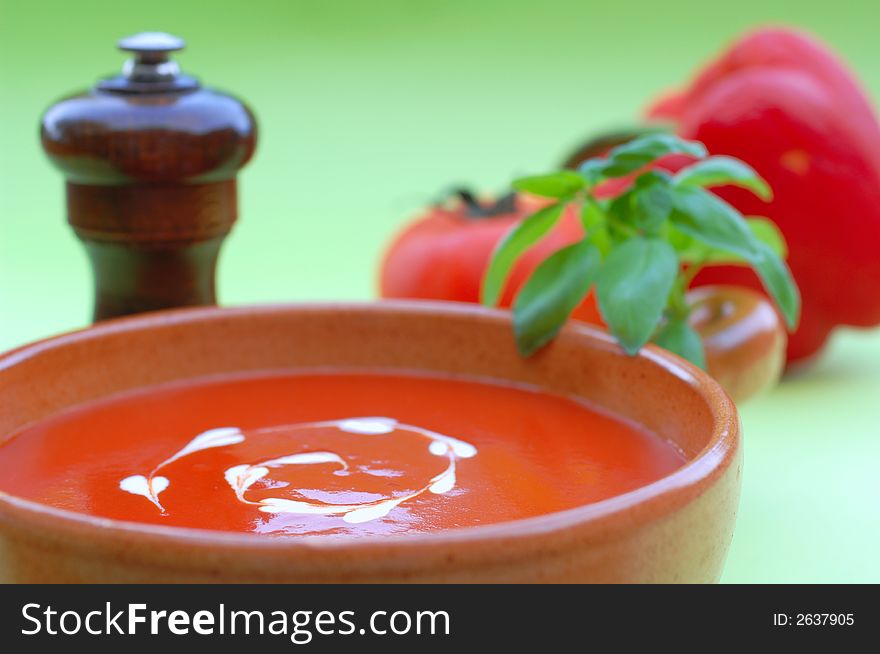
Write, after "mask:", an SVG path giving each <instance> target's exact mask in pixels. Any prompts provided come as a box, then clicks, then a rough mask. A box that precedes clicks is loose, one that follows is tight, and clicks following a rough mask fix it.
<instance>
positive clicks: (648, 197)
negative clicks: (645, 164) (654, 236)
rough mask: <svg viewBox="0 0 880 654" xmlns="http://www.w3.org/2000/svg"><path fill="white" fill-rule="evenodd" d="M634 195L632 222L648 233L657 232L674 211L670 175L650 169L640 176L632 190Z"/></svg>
mask: <svg viewBox="0 0 880 654" xmlns="http://www.w3.org/2000/svg"><path fill="white" fill-rule="evenodd" d="M630 193H632V195H633V200H632V214H631V216H630V222H631V223H632V224H633V225H634V226H635V227H636V228H637V229H641V230H643V231H645V232H648V233H656V232H657V230H659V229H660V227H662V226H663V224H664V223H665V222H666V219H667V218H669V214H670V213H671V212H672V190H671V189H670V186H669V176H668V175H666V174H664V173H661V172H659V171H650V172H648V173H645V174H644V175H641V176H639V178H638V179H637V180H636V183H635V185H634V187H633V190H632V191H630Z"/></svg>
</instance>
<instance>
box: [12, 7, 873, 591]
mask: <svg viewBox="0 0 880 654" xmlns="http://www.w3.org/2000/svg"><path fill="white" fill-rule="evenodd" d="M0 2H2V4H0V7H2V9H0V82H2V89H3V100H2V103H0V148H2V149H0V348H7V347H11V346H14V345H17V344H21V343H24V342H26V341H29V340H33V339H35V338H39V337H42V336H46V335H49V334H52V333H55V332H59V331H62V330H67V329H71V328H74V327H79V326H82V325H84V324H85V323H86V322H87V320H88V316H89V312H90V292H91V287H90V276H89V275H90V273H89V270H88V268H87V264H86V260H85V257H84V255H83V252H82V251H81V249H80V246H79V245H78V244H77V242H76V241H75V240H74V238H73V236H72V234H71V233H70V232H69V230H68V229H67V227H66V226H65V224H64V204H63V187H62V181H61V178H60V176H59V175H58V174H57V173H56V172H55V171H54V170H52V169H51V168H50V167H49V165H48V164H47V163H46V161H45V159H44V158H43V155H42V153H41V151H40V148H39V144H38V140H37V122H38V119H39V116H40V114H41V112H42V111H43V109H44V108H45V107H46V106H47V105H48V104H49V103H50V102H52V101H53V100H55V99H57V98H58V97H59V96H60V95H62V94H65V93H68V92H71V91H74V90H77V89H79V88H81V87H85V86H88V85H90V84H91V83H93V81H94V80H95V79H96V78H97V77H98V76H102V75H105V74H109V73H112V72H115V71H116V70H117V69H118V68H119V66H120V65H121V64H122V61H123V57H122V55H120V54H118V53H117V52H115V50H114V43H115V40H116V39H117V38H118V37H120V36H124V35H127V34H129V33H132V32H137V31H141V30H166V31H170V32H173V33H177V34H179V35H181V36H183V37H185V38H186V39H187V40H188V42H189V50H188V51H187V52H185V53H183V54H182V55H181V56H180V57H179V59H180V61H181V64H182V65H183V67H184V68H185V69H186V70H188V71H190V72H193V73H195V74H196V75H198V76H199V77H200V78H202V80H203V81H204V82H206V83H208V84H210V85H215V86H219V87H221V88H224V89H231V90H233V91H234V92H235V93H237V94H239V95H240V96H242V97H244V98H246V99H247V101H248V102H249V103H250V104H251V106H253V107H254V109H255V111H256V113H257V116H258V118H259V120H260V128H261V143H260V145H259V147H258V152H257V156H256V158H255V160H254V161H253V162H252V163H251V165H250V166H249V167H248V168H247V169H246V170H245V171H244V172H243V174H242V177H241V180H240V181H241V185H240V188H241V221H240V223H239V225H238V227H237V228H236V230H235V232H234V234H233V235H232V237H231V238H230V239H229V241H228V245H227V247H226V249H225V251H224V254H223V257H222V262H221V273H220V292H221V296H222V301H223V302H224V303H227V304H238V303H247V302H277V301H291V300H306V299H327V298H332V299H343V298H355V299H366V298H370V297H372V296H373V295H374V293H375V271H376V265H377V261H378V258H379V256H380V253H381V251H382V247H383V244H384V243H385V242H386V241H387V240H388V238H389V237H390V236H391V235H392V233H393V232H394V231H395V229H397V228H398V227H399V226H400V224H401V223H402V221H404V220H406V219H407V218H408V217H409V216H411V215H412V214H413V212H415V211H417V210H418V208H419V207H421V206H423V205H425V204H426V203H428V202H430V201H431V200H433V199H434V198H435V197H436V196H437V193H438V191H440V190H441V189H443V188H445V187H447V186H448V185H450V184H453V183H460V182H467V183H470V184H473V185H474V186H475V187H477V188H479V189H482V190H485V191H494V190H497V189H501V188H503V187H504V185H505V184H506V183H507V182H508V181H509V180H510V179H511V178H512V177H513V176H515V175H519V174H523V173H526V172H536V171H542V170H545V169H547V168H548V167H550V166H553V165H555V164H556V163H557V162H558V161H559V158H560V156H561V155H562V154H564V153H565V152H566V151H567V150H568V149H569V148H570V147H571V146H572V145H573V144H575V143H576V142H577V141H578V140H579V139H580V137H582V136H583V135H585V134H588V133H590V132H591V131H592V130H595V129H598V128H602V127H606V126H609V125H612V126H613V125H615V124H622V123H626V122H627V121H629V120H631V119H632V118H633V117H634V116H635V115H636V114H637V112H638V111H639V109H640V108H641V107H642V106H643V105H644V104H645V103H646V101H647V100H648V99H649V98H651V97H652V96H653V95H655V94H656V93H658V92H659V91H661V90H662V89H664V88H665V87H667V86H669V85H672V84H675V83H679V82H683V81H684V80H686V79H687V77H688V75H689V74H690V72H691V71H692V70H693V68H694V67H695V66H696V65H697V64H698V63H699V62H700V61H701V60H702V59H704V58H706V57H708V56H710V55H711V54H713V53H715V52H716V51H717V50H718V49H719V48H720V47H721V46H722V45H723V44H724V43H725V42H726V41H728V40H729V39H730V38H732V37H734V36H735V35H736V34H737V33H739V32H741V31H742V30H744V29H746V28H748V27H750V26H753V25H756V24H761V23H768V22H771V23H791V24H794V25H798V26H802V27H806V28H809V29H810V30H812V31H814V32H815V33H817V34H819V35H820V36H821V37H823V38H824V39H825V40H827V41H828V42H829V43H830V44H832V46H833V47H835V48H836V49H837V50H838V51H839V52H841V53H842V54H843V55H844V56H845V57H846V58H847V59H848V60H849V61H850V62H851V64H852V65H853V67H854V68H855V69H856V70H857V71H858V73H859V74H860V76H861V78H862V80H863V81H864V83H865V85H866V87H867V89H868V91H869V93H870V94H871V95H872V96H873V97H875V98H876V97H877V96H878V95H880V66H878V63H880V58H878V54H880V45H878V41H877V32H876V27H877V25H878V24H880V3H876V2H868V1H864V2H859V3H848V2H845V1H838V2H833V3H815V2H809V3H808V2H804V1H803V0H791V1H790V2H769V1H768V0H740V1H739V2H736V3H721V4H718V3H706V2H697V1H693V2H676V1H670V0H666V1H664V2H655V1H651V0H632V1H630V2H616V3H603V4H601V5H600V4H599V3H594V2H588V1H586V0H582V1H580V2H574V1H572V2H564V1H553V0H542V1H541V2H514V1H511V0H507V1H505V2H500V1H494V0H491V1H489V0H483V1H478V0H470V1H467V0H459V1H447V2H435V1H429V2H426V1H421V2H417V1H413V0H394V1H388V0H367V1H363V2H358V1H350V2H342V1H339V0H337V1H327V2H317V1H312V2H294V1H290V2H280V1H275V2H271V1H267V0H249V1H247V2H224V1H221V0H213V1H212V2H193V1H191V0H187V1H182V0H175V1H173V2H168V1H165V0H151V1H149V2H139V3H127V2H121V1H119V0H117V1H114V2H94V1H86V0H76V1H73V0H67V1H57V2H14V3H13V2H10V0H0ZM878 256H880V252H878ZM878 293H880V289H878ZM878 400H880V331H876V330H875V331H874V332H873V333H856V332H846V331H841V332H839V333H838V334H836V336H835V338H834V339H833V341H832V343H831V345H830V347H829V348H828V349H827V350H826V352H825V353H824V355H823V356H822V358H821V359H820V360H818V361H817V362H816V363H815V364H814V365H812V366H811V367H810V368H809V369H807V370H803V371H801V372H800V373H799V374H797V375H794V376H790V378H789V379H788V380H787V381H786V382H785V383H784V384H783V385H782V386H781V387H780V388H778V389H776V390H775V391H773V392H772V393H771V394H769V395H767V396H765V397H763V398H760V399H758V400H755V401H753V402H751V403H749V404H748V405H747V406H745V407H744V408H743V421H744V424H745V430H746V462H745V476H744V489H743V499H742V506H741V512H740V516H739V521H738V525H737V530H736V535H735V538H734V542H733V547H732V549H731V553H730V558H729V561H728V565H727V568H726V572H725V575H724V579H725V580H726V581H730V582H748V581H765V582H784V581H788V582H813V581H815V582H847V581H849V582H858V581H873V582H880V556H878V553H880V474H878V465H880V428H878V422H877V408H878ZM0 401H2V398H0Z"/></svg>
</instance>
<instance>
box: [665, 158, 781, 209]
mask: <svg viewBox="0 0 880 654" xmlns="http://www.w3.org/2000/svg"><path fill="white" fill-rule="evenodd" d="M674 181H675V184H676V185H678V186H701V187H706V186H726V185H730V186H739V187H741V188H744V189H748V190H749V191H751V192H752V193H754V194H755V195H757V196H758V197H759V198H761V199H763V200H770V199H772V198H773V191H772V190H771V189H770V185H769V184H767V182H765V181H764V179H763V178H762V177H761V176H760V175H758V173H756V172H755V170H754V169H753V168H752V167H751V166H749V165H747V164H745V163H743V162H742V161H740V160H739V159H734V158H733V157H724V156H717V157H709V158H708V159H703V160H702V161H698V162H696V163H695V164H693V165H691V166H688V167H687V168H683V169H682V170H680V171H679V172H678V173H677V174H676V175H675V177H674Z"/></svg>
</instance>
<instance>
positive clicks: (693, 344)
mask: <svg viewBox="0 0 880 654" xmlns="http://www.w3.org/2000/svg"><path fill="white" fill-rule="evenodd" d="M651 340H653V342H654V343H656V344H657V345H659V346H660V347H663V348H666V349H667V350H669V351H670V352H674V353H675V354H677V355H678V356H680V357H682V358H684V359H687V360H688V361H690V362H691V363H693V364H694V365H695V366H698V367H700V368H702V369H703V370H705V369H706V352H705V350H704V349H703V341H702V340H701V339H700V335H699V334H697V332H696V331H694V328H693V327H691V326H690V325H689V324H688V323H687V321H685V320H679V319H670V320H669V321H668V322H667V323H666V324H665V325H663V327H662V328H661V329H660V331H658V332H657V333H656V334H655V335H654V338H653V339H651Z"/></svg>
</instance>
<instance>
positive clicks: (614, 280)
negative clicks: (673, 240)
mask: <svg viewBox="0 0 880 654" xmlns="http://www.w3.org/2000/svg"><path fill="white" fill-rule="evenodd" d="M678 269H679V265H678V257H677V256H676V253H675V250H674V249H673V248H672V246H671V245H669V243H667V242H666V241H663V240H661V239H658V238H643V237H635V238H631V239H629V240H628V241H625V242H624V243H622V244H621V245H620V246H618V247H617V248H615V249H614V250H612V251H611V253H610V254H609V255H608V256H607V257H606V259H605V261H604V263H603V264H602V270H601V271H600V272H599V277H598V279H597V281H596V295H597V297H598V299H599V308H600V310H601V312H602V317H603V318H604V319H605V322H606V324H607V325H608V327H609V329H610V330H611V333H612V334H614V336H615V337H616V338H617V340H618V341H619V342H620V344H621V345H622V346H623V349H624V350H626V352H627V353H629V354H636V353H637V352H638V351H639V349H641V347H642V346H643V345H644V344H645V343H646V342H647V341H648V339H649V338H650V337H651V334H652V333H653V332H654V329H655V327H656V326H657V323H658V322H659V321H660V317H661V316H662V315H663V309H664V307H665V306H666V302H667V300H668V298H669V292H670V291H671V290H672V285H673V283H674V282H675V278H676V275H677V274H678Z"/></svg>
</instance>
